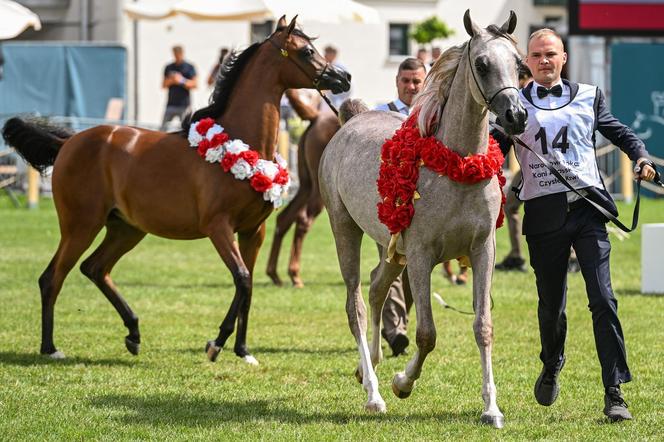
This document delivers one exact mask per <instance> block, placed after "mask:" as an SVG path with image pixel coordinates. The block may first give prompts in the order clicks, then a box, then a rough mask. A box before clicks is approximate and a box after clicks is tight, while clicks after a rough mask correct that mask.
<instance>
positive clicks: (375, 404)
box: [364, 399, 387, 413]
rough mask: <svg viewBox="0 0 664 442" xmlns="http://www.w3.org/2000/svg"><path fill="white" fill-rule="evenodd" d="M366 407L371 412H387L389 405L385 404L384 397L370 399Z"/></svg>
mask: <svg viewBox="0 0 664 442" xmlns="http://www.w3.org/2000/svg"><path fill="white" fill-rule="evenodd" d="M364 409H365V410H366V411H368V412H369V413H387V407H386V406H385V401H383V400H382V399H374V400H373V401H368V402H367V403H366V404H365V405H364Z"/></svg>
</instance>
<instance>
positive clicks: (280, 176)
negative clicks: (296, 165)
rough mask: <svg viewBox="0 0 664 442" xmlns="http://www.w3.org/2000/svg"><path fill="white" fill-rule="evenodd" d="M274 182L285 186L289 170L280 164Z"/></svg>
mask: <svg viewBox="0 0 664 442" xmlns="http://www.w3.org/2000/svg"><path fill="white" fill-rule="evenodd" d="M274 182H275V183H277V184H280V185H282V186H285V185H286V184H287V183H288V170H286V169H284V168H283V167H281V166H279V172H277V176H275V177H274Z"/></svg>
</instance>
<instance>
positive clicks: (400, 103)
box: [394, 98, 410, 114]
mask: <svg viewBox="0 0 664 442" xmlns="http://www.w3.org/2000/svg"><path fill="white" fill-rule="evenodd" d="M394 105H395V106H396V107H397V109H399V112H401V111H403V110H404V109H405V110H407V111H408V112H407V113H408V114H410V107H409V106H408V105H407V104H406V103H404V102H403V101H401V100H400V99H398V98H397V99H396V100H394ZM401 113H403V112H401Z"/></svg>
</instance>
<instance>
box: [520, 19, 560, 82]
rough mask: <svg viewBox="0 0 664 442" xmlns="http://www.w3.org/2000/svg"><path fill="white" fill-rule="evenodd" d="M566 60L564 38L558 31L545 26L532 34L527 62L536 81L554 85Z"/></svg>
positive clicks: (529, 40)
mask: <svg viewBox="0 0 664 442" xmlns="http://www.w3.org/2000/svg"><path fill="white" fill-rule="evenodd" d="M566 62H567V53H566V52H565V48H564V47H563V40H562V39H561V38H560V35H558V34H557V33H556V31H554V30H552V29H546V28H545V29H540V30H537V31H535V32H533V33H532V34H531V35H530V38H529V39H528V55H527V56H526V64H527V65H528V67H529V68H530V72H532V74H533V79H534V80H535V81H536V82H538V83H539V84H541V85H542V86H545V87H551V86H553V85H554V84H556V83H557V82H558V81H559V80H560V73H561V72H562V70H563V66H564V65H565V63H566Z"/></svg>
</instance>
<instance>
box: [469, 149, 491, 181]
mask: <svg viewBox="0 0 664 442" xmlns="http://www.w3.org/2000/svg"><path fill="white" fill-rule="evenodd" d="M483 157H484V158H486V156H485V155H473V156H471V157H468V158H466V159H465V160H464V163H465V164H464V177H465V181H466V182H467V183H469V184H475V183H479V182H480V181H482V180H483V179H485V178H488V177H491V176H493V173H492V172H493V171H492V170H491V169H489V173H488V174H485V170H484V163H485V162H484V161H483Z"/></svg>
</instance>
